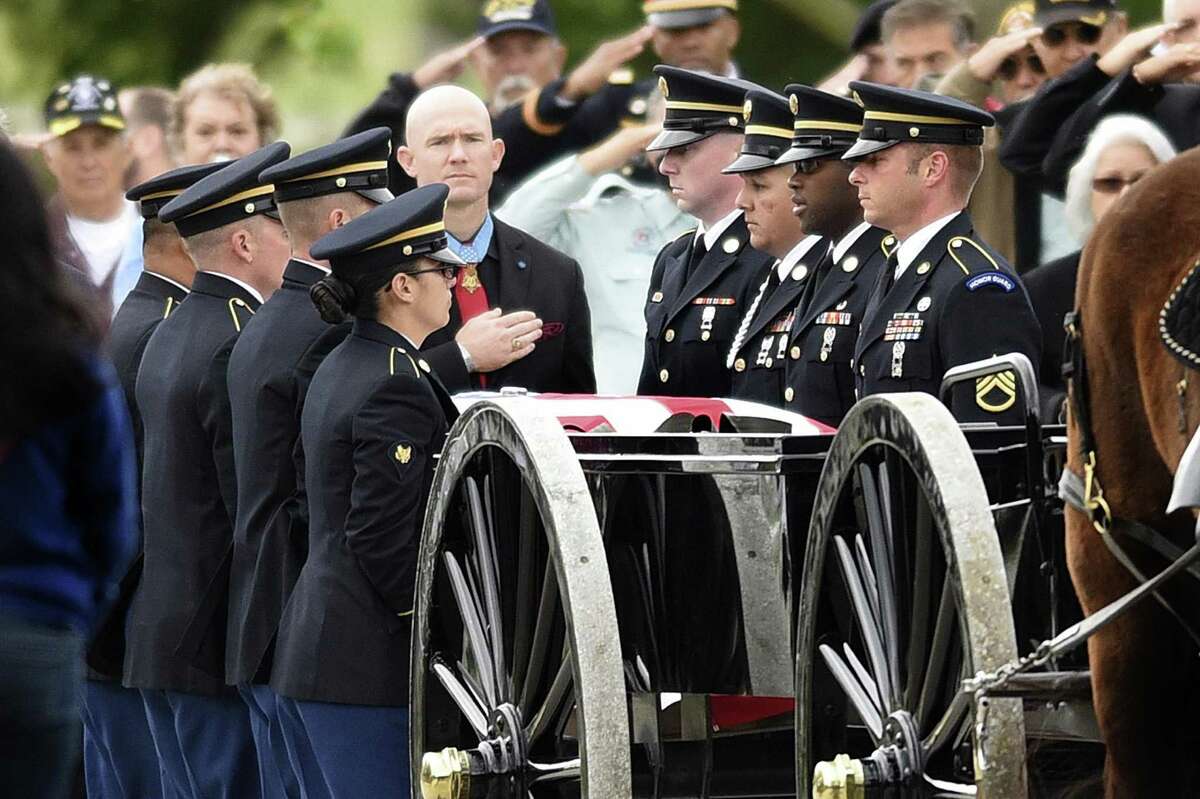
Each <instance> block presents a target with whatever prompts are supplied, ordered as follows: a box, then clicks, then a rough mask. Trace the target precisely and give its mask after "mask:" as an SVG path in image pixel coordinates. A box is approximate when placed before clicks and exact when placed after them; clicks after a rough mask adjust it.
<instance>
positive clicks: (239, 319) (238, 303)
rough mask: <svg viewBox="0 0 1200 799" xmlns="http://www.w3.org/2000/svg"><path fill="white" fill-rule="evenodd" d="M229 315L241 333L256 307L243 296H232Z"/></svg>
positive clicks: (234, 326) (235, 328) (234, 327)
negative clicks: (239, 313)
mask: <svg viewBox="0 0 1200 799" xmlns="http://www.w3.org/2000/svg"><path fill="white" fill-rule="evenodd" d="M239 311H240V312H241V313H242V315H241V316H239V315H238V312H239ZM169 312H170V309H168V313H169ZM229 315H230V316H231V317H233V329H234V330H236V331H237V332H239V333H241V332H242V326H243V325H245V324H246V322H248V321H249V320H250V317H251V316H254V309H253V308H251V307H250V306H249V305H248V304H247V303H246V301H245V300H243V299H242V298H241V297H230V298H229Z"/></svg>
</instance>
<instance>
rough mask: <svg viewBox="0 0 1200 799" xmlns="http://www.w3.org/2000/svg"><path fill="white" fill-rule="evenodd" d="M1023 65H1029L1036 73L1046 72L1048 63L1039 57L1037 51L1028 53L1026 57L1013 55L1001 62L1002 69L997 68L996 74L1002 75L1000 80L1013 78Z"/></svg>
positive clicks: (1042, 73) (1043, 73)
mask: <svg viewBox="0 0 1200 799" xmlns="http://www.w3.org/2000/svg"><path fill="white" fill-rule="evenodd" d="M1022 66H1025V67H1028V68H1029V70H1030V71H1031V72H1033V74H1035V75H1045V74H1046V65H1045V64H1043V63H1042V59H1040V58H1038V56H1037V53H1028V54H1026V55H1025V57H1024V58H1021V57H1020V56H1012V57H1010V58H1006V59H1004V60H1003V61H1001V62H1000V69H998V70H996V74H997V75H999V76H1000V80H1006V81H1007V80H1013V79H1014V78H1016V77H1017V74H1018V73H1019V72H1020V71H1021V67H1022Z"/></svg>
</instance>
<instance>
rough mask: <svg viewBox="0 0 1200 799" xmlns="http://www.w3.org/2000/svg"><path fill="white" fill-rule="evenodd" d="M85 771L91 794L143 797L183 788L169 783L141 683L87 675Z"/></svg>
mask: <svg viewBox="0 0 1200 799" xmlns="http://www.w3.org/2000/svg"><path fill="white" fill-rule="evenodd" d="M81 711H82V716H83V775H84V781H85V783H86V784H87V795H88V799H141V797H144V796H164V797H170V799H175V797H176V796H177V794H175V793H174V792H173V791H170V790H168V789H167V786H164V785H163V780H162V772H161V771H160V770H159V767H158V753H157V752H156V751H155V749H154V739H153V738H151V737H150V725H149V723H148V722H147V721H146V707H145V705H143V704H142V695H141V693H140V692H139V691H138V690H137V689H135V688H123V687H121V684H120V683H119V682H115V681H114V682H109V681H107V680H86V681H85V682H84V686H83V705H82V707H81Z"/></svg>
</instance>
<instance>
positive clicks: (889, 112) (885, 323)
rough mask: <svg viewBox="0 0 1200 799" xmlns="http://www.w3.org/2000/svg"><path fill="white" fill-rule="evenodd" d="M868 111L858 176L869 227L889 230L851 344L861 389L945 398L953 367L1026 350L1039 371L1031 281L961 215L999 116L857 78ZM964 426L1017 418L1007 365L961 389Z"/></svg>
mask: <svg viewBox="0 0 1200 799" xmlns="http://www.w3.org/2000/svg"><path fill="white" fill-rule="evenodd" d="M850 87H851V89H852V90H854V91H855V92H856V93H857V96H858V98H859V99H860V100H861V101H862V103H863V106H864V108H865V111H864V114H863V127H862V130H861V131H860V132H859V135H858V142H857V143H856V144H855V145H854V146H853V147H851V148H850V149H849V150H848V151H847V152H846V154H845V155H844V156H843V158H845V159H846V160H850V161H855V162H856V164H855V167H854V170H853V171H852V172H851V173H850V182H851V183H852V184H853V185H854V186H855V187H856V188H857V189H858V198H859V202H860V203H861V204H862V208H863V214H864V217H865V219H866V220H867V221H868V222H871V223H872V224H874V225H877V226H879V227H883V228H887V229H888V230H890V231H891V232H892V234H893V236H892V237H889V238H885V239H884V245H885V246H886V247H887V248H888V250H889V253H890V254H889V256H888V261H887V265H886V266H885V267H884V269H883V272H882V274H881V275H880V279H879V280H878V281H877V283H876V286H875V290H874V292H873V294H872V297H871V299H870V301H869V302H868V304H867V311H866V315H865V317H864V319H863V324H862V331H861V333H860V334H859V337H858V343H857V345H856V347H855V352H854V361H853V362H852V363H853V367H854V369H855V371H856V374H857V385H856V389H857V391H858V392H859V393H860V394H861V395H862V396H867V395H869V394H878V393H881V392H890V391H924V392H925V393H927V394H933V395H935V396H936V395H937V393H938V389H939V388H940V386H941V381H942V377H943V376H944V375H945V373H946V371H947V370H948V369H950V368H952V367H954V366H958V365H960V364H964V363H970V362H972V361H977V360H981V359H983V358H988V357H991V356H993V355H1003V354H1007V353H1013V352H1019V353H1023V354H1024V355H1026V356H1028V358H1029V360H1030V361H1031V362H1032V363H1033V367H1034V370H1035V372H1036V370H1037V366H1038V360H1039V356H1040V347H1041V331H1040V329H1039V327H1038V323H1037V318H1036V317H1035V316H1034V313H1033V308H1032V307H1031V306H1030V304H1029V298H1028V296H1027V295H1026V293H1025V287H1024V286H1023V285H1022V284H1021V281H1020V280H1019V279H1018V278H1017V276H1016V273H1015V272H1014V271H1013V269H1012V267H1011V266H1009V264H1008V262H1006V261H1005V260H1004V258H1003V256H1001V255H999V254H998V253H997V252H996V251H994V250H993V249H992V248H991V247H989V246H987V244H985V243H983V242H981V241H979V240H978V239H977V238H976V237H975V235H974V230H973V227H972V225H971V217H970V216H969V215H968V214H967V213H966V211H965V210H964V209H965V208H966V206H967V202H968V201H969V200H970V198H971V190H972V189H973V188H974V185H975V181H976V180H977V179H978V178H979V173H980V170H981V169H982V167H983V150H982V147H981V145H982V143H983V129H984V128H985V127H989V126H991V125H993V124H994V119H993V118H992V116H991V115H990V114H988V113H986V112H984V111H980V110H979V109H977V108H975V107H974V106H971V105H968V104H967V103H963V102H960V101H958V100H954V99H952V98H949V97H940V96H938V95H934V94H929V93H927V92H921V91H914V90H909V89H896V88H892V87H890V86H881V85H878V84H874V83H863V82H860V81H854V82H852V83H851V84H850ZM959 389H961V390H956V391H955V392H954V394H953V396H952V397H951V398H950V399H951V403H950V409H951V411H952V412H953V413H954V415H955V417H956V418H957V419H958V420H959V421H960V422H975V421H989V422H996V423H998V424H1021V423H1022V422H1023V418H1022V410H1023V409H1022V408H1021V407H1020V403H1018V402H1017V396H1018V392H1017V386H1016V378H1015V377H1014V376H1013V374H1012V373H1011V372H1007V371H1006V372H1003V373H1001V374H997V375H991V376H989V377H983V378H979V379H978V380H977V381H976V382H975V386H974V391H971V390H970V387H969V386H966V387H964V386H960V387H959Z"/></svg>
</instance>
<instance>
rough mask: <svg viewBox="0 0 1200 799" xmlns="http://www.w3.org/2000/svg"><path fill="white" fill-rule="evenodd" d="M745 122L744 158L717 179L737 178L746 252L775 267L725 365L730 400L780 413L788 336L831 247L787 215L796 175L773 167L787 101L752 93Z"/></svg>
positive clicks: (787, 126)
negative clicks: (792, 179)
mask: <svg viewBox="0 0 1200 799" xmlns="http://www.w3.org/2000/svg"><path fill="white" fill-rule="evenodd" d="M743 116H744V117H745V118H746V137H745V139H744V141H743V142H742V153H741V155H740V156H738V158H737V160H736V161H734V162H733V163H732V164H730V165H729V166H727V167H725V168H724V169H723V170H721V171H722V172H724V173H726V174H735V175H740V176H741V178H742V183H743V185H742V190H741V192H740V193H739V194H738V200H737V204H738V208H740V209H741V210H742V212H743V215H744V216H745V219H746V227H747V228H748V229H749V231H750V244H751V245H752V246H753V247H754V249H756V250H759V251H761V252H765V253H767V254H768V255H772V256H774V257H775V263H774V265H773V266H772V267H771V268H770V269H768V270H767V273H766V275H765V277H764V278H763V280H762V282H761V283H760V284H759V287H758V290H757V291H756V292H755V294H754V298H753V300H751V302H750V305H749V307H747V308H746V309H745V312H744V314H743V316H742V321H741V323H740V324H739V325H738V329H737V333H736V334H735V335H734V339H733V344H732V345H731V346H730V348H729V355H728V356H727V357H726V359H725V365H726V367H727V368H729V369H732V370H733V391H732V393H731V394H730V396H733V397H737V398H739V399H747V400H754V401H755V402H763V403H766V404H768V405H776V406H782V405H783V368H784V362H785V361H786V356H787V331H788V328H789V326H790V325H791V323H792V316H793V314H794V312H795V309H796V304H797V302H798V301H799V300H800V296H801V294H802V293H803V292H804V290H805V287H806V286H808V285H809V283H810V282H811V278H812V277H813V276H814V275H815V273H816V266H817V263H818V262H819V261H820V260H821V258H823V257H824V255H825V251H826V250H827V249H829V245H828V244H827V243H825V242H823V241H822V240H821V237H820V236H811V235H805V232H806V231H805V228H803V227H802V226H801V224H800V220H799V219H797V218H796V216H795V215H794V214H793V213H792V195H791V190H790V189H789V188H788V178H789V177H790V176H791V173H792V170H793V167H792V166H791V165H790V164H786V165H783V166H778V165H776V163H775V160H776V159H777V158H779V156H780V155H781V154H782V153H783V152H784V151H785V150H787V149H788V147H789V146H790V145H791V143H792V110H791V108H789V107H788V101H787V100H786V99H785V98H784V97H781V96H780V95H778V94H776V93H775V92H771V91H767V90H765V89H752V90H750V91H749V92H747V93H746V105H745V108H744V109H743Z"/></svg>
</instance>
